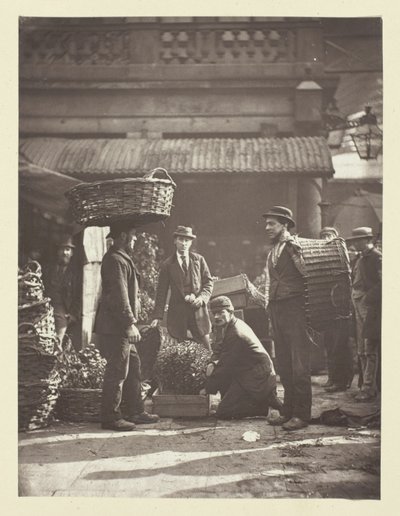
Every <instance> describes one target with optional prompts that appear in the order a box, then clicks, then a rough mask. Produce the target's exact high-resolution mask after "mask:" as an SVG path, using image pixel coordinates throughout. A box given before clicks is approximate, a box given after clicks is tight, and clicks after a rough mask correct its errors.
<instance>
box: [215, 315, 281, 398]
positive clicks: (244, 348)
mask: <svg viewBox="0 0 400 516" xmlns="http://www.w3.org/2000/svg"><path fill="white" fill-rule="evenodd" d="M212 360H217V361H218V362H217V365H216V367H215V369H214V371H213V373H212V375H211V376H210V377H208V379H207V391H208V392H209V393H215V392H217V391H218V390H219V388H220V386H222V385H223V386H225V387H226V386H227V385H229V384H230V383H231V382H232V381H234V380H236V381H237V382H239V384H240V385H241V387H242V388H243V389H244V390H245V391H246V392H248V393H249V394H250V395H251V396H252V397H253V398H254V399H255V401H257V402H263V401H265V400H266V399H267V398H268V396H269V395H270V393H271V392H272V391H273V390H274V389H275V387H276V375H275V370H274V366H273V364H272V360H271V358H270V356H269V355H268V353H267V352H266V351H265V349H264V347H263V345H262V344H261V342H260V341H259V339H258V337H257V336H256V334H255V333H254V332H253V330H252V329H251V328H250V326H248V325H247V324H246V323H245V322H244V321H242V320H240V319H236V317H232V319H231V321H230V322H229V323H228V326H227V328H226V331H225V335H224V338H223V340H222V342H221V344H220V347H219V349H218V350H216V351H215V352H214V354H213V356H212Z"/></svg>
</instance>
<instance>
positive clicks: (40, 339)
mask: <svg viewBox="0 0 400 516" xmlns="http://www.w3.org/2000/svg"><path fill="white" fill-rule="evenodd" d="M40 321H42V322H43V319H40ZM42 328H43V329H44V330H48V327H47V326H46V321H45V324H43V326H40V325H35V324H34V323H29V322H22V323H20V324H19V325H18V350H19V352H22V353H31V354H32V353H35V352H37V353H45V354H50V355H51V354H53V353H54V350H55V348H56V347H58V338H57V336H56V334H55V333H54V331H51V332H49V333H40V331H41V330H42Z"/></svg>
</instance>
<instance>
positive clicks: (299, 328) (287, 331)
mask: <svg viewBox="0 0 400 516" xmlns="http://www.w3.org/2000/svg"><path fill="white" fill-rule="evenodd" d="M269 314H270V318H271V324H272V329H273V336H274V343H275V352H276V358H277V366H278V367H277V369H278V373H279V376H280V379H281V382H282V385H283V388H284V399H283V409H282V411H281V414H282V415H283V416H286V417H289V418H291V417H298V418H300V419H302V420H303V421H309V420H310V419H311V402H312V392H311V365H310V361H311V352H310V351H311V350H310V339H309V337H308V335H307V330H306V319H305V309H304V299H303V297H302V296H297V297H293V298H290V299H283V300H278V301H270V303H269Z"/></svg>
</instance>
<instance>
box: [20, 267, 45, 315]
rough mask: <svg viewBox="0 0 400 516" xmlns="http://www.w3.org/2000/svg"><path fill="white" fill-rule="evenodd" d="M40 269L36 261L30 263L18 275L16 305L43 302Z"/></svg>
mask: <svg viewBox="0 0 400 516" xmlns="http://www.w3.org/2000/svg"><path fill="white" fill-rule="evenodd" d="M43 290H44V286H43V281H42V269H41V267H40V264H39V263H38V262H36V261H30V262H28V263H27V265H26V266H25V267H24V268H23V269H22V270H20V271H19V273H18V305H25V304H29V303H32V302H35V301H42V300H43Z"/></svg>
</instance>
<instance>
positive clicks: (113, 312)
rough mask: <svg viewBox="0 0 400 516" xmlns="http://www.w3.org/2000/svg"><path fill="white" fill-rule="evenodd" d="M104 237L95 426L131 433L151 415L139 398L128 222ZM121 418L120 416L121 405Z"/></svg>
mask: <svg viewBox="0 0 400 516" xmlns="http://www.w3.org/2000/svg"><path fill="white" fill-rule="evenodd" d="M110 230H111V231H110V234H109V235H108V236H107V238H112V239H113V245H112V246H111V247H110V248H109V250H108V251H107V252H106V254H105V255H104V257H103V261H102V264H101V280H102V294H101V300H100V304H99V308H98V311H97V315H96V321H95V328H94V331H95V332H96V334H97V335H98V337H99V348H100V352H101V354H102V355H103V357H104V358H105V359H106V360H107V366H106V371H105V374H104V382H103V393H102V404H101V426H102V428H104V429H108V430H115V431H128V430H134V428H135V425H136V424H146V423H155V422H157V421H158V419H159V418H158V416H157V415H156V414H148V413H147V412H145V410H144V404H143V400H142V397H141V371H140V358H139V355H138V353H137V350H136V347H135V344H136V343H137V342H139V341H140V339H141V336H140V333H139V330H138V328H137V321H138V315H139V309H140V307H139V286H140V275H139V273H138V271H137V269H136V266H135V264H134V263H133V261H132V258H131V257H130V253H132V251H133V249H134V246H135V242H136V239H137V236H136V228H135V225H134V224H133V223H131V222H121V223H114V224H111V226H110ZM122 399H123V400H124V401H125V402H126V410H127V415H126V418H123V417H122V413H121V408H120V405H121V401H122Z"/></svg>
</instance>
